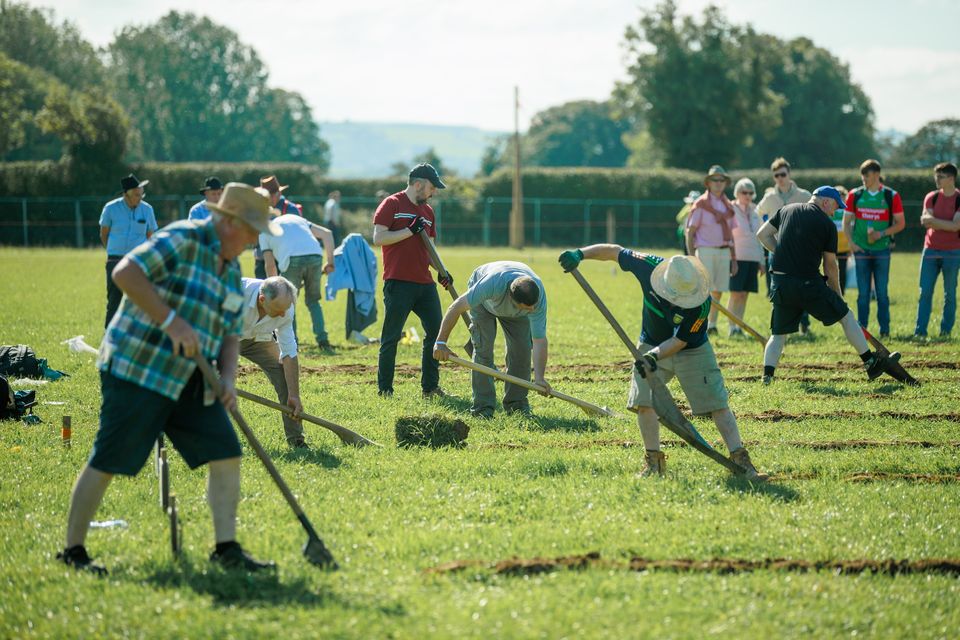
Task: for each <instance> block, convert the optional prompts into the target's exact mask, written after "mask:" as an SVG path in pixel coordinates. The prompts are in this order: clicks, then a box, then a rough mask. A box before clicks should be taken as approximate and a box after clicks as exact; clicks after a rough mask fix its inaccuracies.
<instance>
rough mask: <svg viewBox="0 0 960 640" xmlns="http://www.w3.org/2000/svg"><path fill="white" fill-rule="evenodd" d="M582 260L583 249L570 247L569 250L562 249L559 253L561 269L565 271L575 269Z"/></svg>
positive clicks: (568, 271)
mask: <svg viewBox="0 0 960 640" xmlns="http://www.w3.org/2000/svg"><path fill="white" fill-rule="evenodd" d="M582 260H583V251H581V250H580V249H572V250H570V251H564V252H563V253H561V254H560V266H561V267H563V270H564V271H565V272H566V273H570V272H571V271H573V270H574V269H576V268H577V266H579V264H580V262H581V261H582Z"/></svg>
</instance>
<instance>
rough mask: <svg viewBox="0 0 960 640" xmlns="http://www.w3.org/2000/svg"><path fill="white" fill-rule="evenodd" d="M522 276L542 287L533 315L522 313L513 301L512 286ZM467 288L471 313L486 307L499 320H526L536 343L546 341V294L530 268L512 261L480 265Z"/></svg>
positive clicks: (541, 283)
mask: <svg viewBox="0 0 960 640" xmlns="http://www.w3.org/2000/svg"><path fill="white" fill-rule="evenodd" d="M521 276H529V277H530V278H533V281H534V282H536V283H537V286H538V287H540V298H539V299H538V300H537V303H536V304H535V305H533V311H526V310H524V309H521V308H520V307H518V306H517V304H516V303H515V302H514V301H513V299H512V298H511V297H510V283H511V282H513V281H514V280H516V279H517V278H519V277H521ZM467 287H468V289H467V293H466V296H467V302H468V303H469V304H470V308H471V309H475V308H476V307H479V306H483V308H484V309H486V310H487V311H489V312H490V313H492V314H493V315H495V316H497V317H500V318H520V317H523V316H527V317H528V319H529V320H530V334H531V336H532V337H533V338H535V339H539V338H546V337H547V292H546V290H545V289H544V288H543V282H541V280H540V278H539V276H537V274H535V273H534V272H533V270H532V269H531V268H530V267H528V266H527V265H525V264H523V263H522V262H512V261H509V260H501V261H499V262H489V263H487V264H483V265H480V266H479V267H477V268H476V269H475V270H474V272H473V273H472V274H471V275H470V279H469V280H468V281H467Z"/></svg>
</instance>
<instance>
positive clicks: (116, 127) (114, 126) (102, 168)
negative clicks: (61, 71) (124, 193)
mask: <svg viewBox="0 0 960 640" xmlns="http://www.w3.org/2000/svg"><path fill="white" fill-rule="evenodd" d="M37 123H38V124H39V126H40V129H41V131H43V132H44V133H50V134H53V135H56V136H57V137H58V138H59V139H60V140H61V141H62V142H63V159H64V160H66V161H67V164H68V165H69V166H70V167H71V168H76V169H77V170H82V171H84V172H85V173H87V174H91V173H97V174H98V175H103V174H110V173H112V172H114V170H115V169H116V167H118V166H119V165H120V164H121V159H122V157H123V153H124V151H125V150H126V146H127V130H128V124H127V117H126V114H125V113H124V112H123V109H122V108H121V107H120V105H119V104H117V102H116V101H115V100H113V99H112V98H110V97H109V96H107V95H106V94H105V93H104V92H102V91H99V90H96V89H94V90H91V91H90V92H80V91H71V90H69V89H68V88H66V87H64V86H62V85H60V86H54V87H51V90H50V92H49V93H48V94H47V97H46V99H45V101H44V105H43V109H41V110H40V112H39V113H38V114H37Z"/></svg>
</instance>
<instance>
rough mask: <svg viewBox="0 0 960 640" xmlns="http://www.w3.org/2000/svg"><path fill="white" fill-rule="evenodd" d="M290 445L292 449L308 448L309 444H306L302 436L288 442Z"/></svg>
mask: <svg viewBox="0 0 960 640" xmlns="http://www.w3.org/2000/svg"><path fill="white" fill-rule="evenodd" d="M290 447H291V448H292V449H309V448H310V445H308V444H307V441H306V440H304V439H303V438H297V439H296V440H293V441H291V442H290Z"/></svg>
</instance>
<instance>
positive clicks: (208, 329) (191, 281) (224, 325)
mask: <svg viewBox="0 0 960 640" xmlns="http://www.w3.org/2000/svg"><path fill="white" fill-rule="evenodd" d="M219 253H220V239H219V238H218V237H217V234H216V232H215V230H214V226H213V220H212V219H210V218H208V219H206V220H203V221H201V222H196V221H189V220H184V221H180V222H174V223H173V224H170V225H168V226H166V227H164V228H163V229H161V230H160V231H158V232H157V233H155V234H154V235H153V236H152V237H151V238H150V239H149V240H147V241H146V242H144V243H143V244H141V245H140V246H138V247H137V248H136V249H134V250H133V251H131V252H130V253H129V254H127V256H126V257H127V258H128V259H129V260H131V261H132V262H133V263H134V264H136V265H137V266H138V267H140V269H141V270H142V271H143V273H144V274H145V275H146V276H147V279H148V280H150V282H152V283H153V286H154V288H155V289H156V291H157V293H158V294H159V295H160V297H161V298H163V299H164V301H166V303H167V304H168V305H170V307H171V308H172V309H174V310H175V311H176V312H177V315H178V316H179V317H180V318H182V319H183V320H185V321H186V322H187V324H189V325H190V326H191V327H193V330H194V331H196V332H197V335H198V336H199V338H200V348H201V350H202V352H203V355H204V356H205V357H206V358H207V359H208V360H209V359H212V358H216V357H218V356H219V354H220V348H221V346H222V345H223V339H224V338H225V337H227V336H239V335H240V333H241V331H242V328H243V314H242V311H243V289H242V288H241V286H240V267H239V265H238V264H237V261H236V260H232V261H230V262H229V263H227V264H226V266H225V268H224V270H223V273H222V274H220V275H218V274H217V264H218V261H219ZM97 366H98V367H99V369H100V370H101V371H109V372H110V373H111V374H113V375H115V376H116V377H118V378H121V379H123V380H126V381H128V382H132V383H134V384H137V385H140V386H141V387H144V388H145V389H149V390H151V391H156V392H157V393H159V394H161V395H163V396H166V397H168V398H170V399H172V400H177V399H178V398H179V397H180V393H181V392H182V391H183V389H184V387H185V386H186V384H187V381H188V380H189V379H190V376H192V375H193V371H194V369H195V368H196V364H195V363H194V362H193V360H192V359H189V358H184V357H183V356H181V355H174V353H173V351H172V344H171V342H170V339H169V338H167V335H166V333H164V332H163V331H161V330H160V326H159V325H158V324H156V323H155V322H154V321H153V320H152V319H151V318H150V316H148V315H147V314H146V313H145V312H144V311H143V310H142V309H141V308H140V307H138V306H137V305H136V304H134V303H133V302H131V301H130V299H129V298H127V296H124V297H123V301H122V302H121V303H120V308H119V310H118V311H117V313H116V315H115V316H114V317H113V320H112V321H111V322H110V326H109V327H107V333H106V335H105V336H104V338H103V344H101V345H100V357H99V358H98V359H97Z"/></svg>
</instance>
